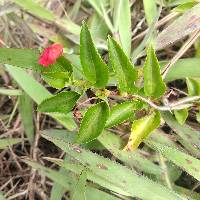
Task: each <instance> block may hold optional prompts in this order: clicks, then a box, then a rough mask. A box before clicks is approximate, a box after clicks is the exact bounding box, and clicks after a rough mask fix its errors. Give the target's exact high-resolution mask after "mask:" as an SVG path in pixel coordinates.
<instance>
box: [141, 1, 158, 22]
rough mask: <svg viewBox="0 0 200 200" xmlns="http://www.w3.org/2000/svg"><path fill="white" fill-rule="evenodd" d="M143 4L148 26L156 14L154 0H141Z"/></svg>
mask: <svg viewBox="0 0 200 200" xmlns="http://www.w3.org/2000/svg"><path fill="white" fill-rule="evenodd" d="M143 4H144V11H145V16H146V20H147V23H148V26H150V25H151V24H152V23H153V21H154V19H155V17H156V15H157V7H156V1H155V0H143Z"/></svg>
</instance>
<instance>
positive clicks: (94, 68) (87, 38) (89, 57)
mask: <svg viewBox="0 0 200 200" xmlns="http://www.w3.org/2000/svg"><path fill="white" fill-rule="evenodd" d="M80 59H81V65H82V68H83V72H84V74H85V77H86V78H87V80H88V81H90V82H91V83H92V84H94V85H95V86H96V87H98V88H102V87H105V86H106V84H107V82H108V76H109V74H108V67H107V65H106V64H105V63H104V61H103V60H102V58H101V56H100V55H99V53H98V51H97V49H96V47H95V45H94V42H93V41H92V37H91V34H90V32H89V30H88V27H87V25H86V23H85V22H84V23H83V25H82V29H81V35H80Z"/></svg>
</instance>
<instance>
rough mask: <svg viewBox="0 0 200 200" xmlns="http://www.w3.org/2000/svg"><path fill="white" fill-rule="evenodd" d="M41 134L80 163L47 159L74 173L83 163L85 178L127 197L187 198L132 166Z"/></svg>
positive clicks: (177, 199)
mask: <svg viewBox="0 0 200 200" xmlns="http://www.w3.org/2000/svg"><path fill="white" fill-rule="evenodd" d="M42 136H43V137H44V138H46V139H47V140H50V141H51V142H53V143H54V144H55V145H56V146H58V147H59V148H61V149H62V150H63V151H65V152H66V153H67V154H68V155H70V156H71V157H72V158H74V159H75V160H77V161H78V162H79V163H80V164H81V165H82V168H80V165H78V164H74V165H69V163H66V162H63V161H62V160H60V159H48V160H51V161H53V160H54V161H55V163H56V164H58V165H59V166H62V167H64V168H65V169H67V170H70V171H72V172H74V173H76V174H80V172H81V171H82V170H83V169H84V168H85V167H87V169H88V173H87V178H88V180H90V181H92V182H93V183H97V184H98V185H100V186H102V187H104V188H107V189H109V190H111V191H113V192H115V193H118V194H121V195H125V196H129V197H138V198H140V199H143V200H155V199H156V200H169V199H173V200H186V199H187V198H185V197H183V196H181V195H178V194H177V193H175V192H174V191H173V190H170V189H168V188H166V187H164V186H162V185H160V184H158V183H156V182H153V181H152V180H149V179H148V178H146V177H143V176H141V175H140V176H139V175H138V174H137V173H136V172H135V171H134V170H130V169H128V168H126V167H125V166H123V165H121V164H119V163H115V162H114V161H111V160H109V159H106V158H104V157H102V156H99V155H98V154H96V153H92V152H90V151H87V150H85V149H83V148H80V147H78V146H75V145H72V144H69V143H68V142H65V141H63V140H57V139H55V138H54V137H49V136H47V135H44V134H43V135H42Z"/></svg>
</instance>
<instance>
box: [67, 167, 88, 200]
mask: <svg viewBox="0 0 200 200" xmlns="http://www.w3.org/2000/svg"><path fill="white" fill-rule="evenodd" d="M86 184H87V170H83V171H82V172H81V174H80V176H79V180H78V181H77V184H76V185H75V187H74V192H73V194H72V198H71V199H72V200H86Z"/></svg>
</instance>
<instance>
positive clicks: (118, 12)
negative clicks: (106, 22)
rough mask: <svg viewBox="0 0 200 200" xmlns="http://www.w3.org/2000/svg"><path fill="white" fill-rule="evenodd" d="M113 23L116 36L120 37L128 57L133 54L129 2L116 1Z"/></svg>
mask: <svg viewBox="0 0 200 200" xmlns="http://www.w3.org/2000/svg"><path fill="white" fill-rule="evenodd" d="M114 4H115V5H114V13H113V22H114V28H115V34H116V35H117V36H118V33H119V40H120V43H121V45H122V47H123V50H124V52H125V53H126V54H127V56H130V52H131V36H132V33H131V11H130V2H129V0H118V1H114Z"/></svg>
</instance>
